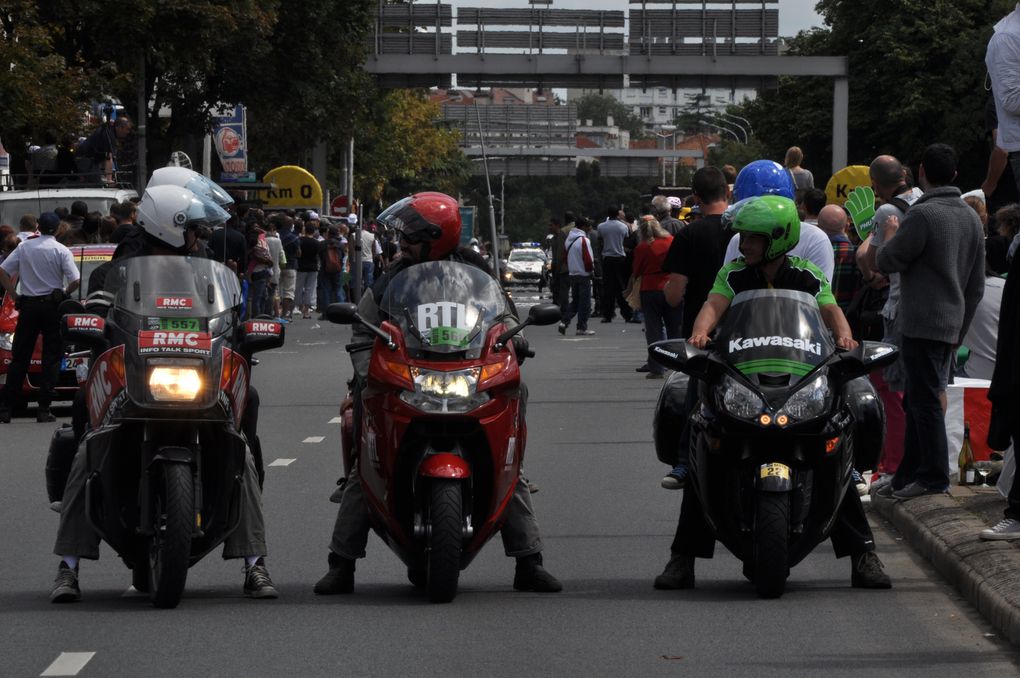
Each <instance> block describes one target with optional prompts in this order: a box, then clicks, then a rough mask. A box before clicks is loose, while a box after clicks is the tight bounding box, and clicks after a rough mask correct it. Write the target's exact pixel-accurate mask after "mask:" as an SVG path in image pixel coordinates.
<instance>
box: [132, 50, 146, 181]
mask: <svg viewBox="0 0 1020 678" xmlns="http://www.w3.org/2000/svg"><path fill="white" fill-rule="evenodd" d="M136 77H137V78H138V82H137V86H136V87H135V92H136V93H137V96H138V114H137V115H138V120H136V121H135V134H136V138H137V139H138V150H137V154H138V162H137V164H136V165H135V190H137V191H138V194H139V195H141V194H142V192H143V191H144V190H145V184H146V183H148V182H147V179H148V174H149V167H148V164H147V163H146V160H145V155H146V153H148V144H147V142H146V126H147V124H146V123H147V122H148V120H149V110H148V109H149V106H148V102H147V101H146V99H145V48H142V49H140V50H138V74H137V76H136Z"/></svg>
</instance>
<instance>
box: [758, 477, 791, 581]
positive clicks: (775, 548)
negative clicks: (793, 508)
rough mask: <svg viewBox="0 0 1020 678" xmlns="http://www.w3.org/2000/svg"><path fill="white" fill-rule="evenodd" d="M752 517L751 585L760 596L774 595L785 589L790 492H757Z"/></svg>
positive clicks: (787, 571)
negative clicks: (752, 584)
mask: <svg viewBox="0 0 1020 678" xmlns="http://www.w3.org/2000/svg"><path fill="white" fill-rule="evenodd" d="M755 509H756V510H755V518H754V550H753V575H752V576H753V577H754V588H755V589H756V590H757V591H758V595H759V596H761V597H762V598H778V597H780V596H781V595H783V591H784V590H785V589H786V577H787V576H788V574H789V571H790V570H789V568H788V567H787V559H788V552H789V542H790V495H789V494H787V493H777V492H758V496H757V506H756V507H755Z"/></svg>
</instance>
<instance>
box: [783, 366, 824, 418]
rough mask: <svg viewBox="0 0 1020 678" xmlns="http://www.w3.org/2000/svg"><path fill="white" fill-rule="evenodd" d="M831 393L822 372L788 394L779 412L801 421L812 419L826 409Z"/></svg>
mask: <svg viewBox="0 0 1020 678" xmlns="http://www.w3.org/2000/svg"><path fill="white" fill-rule="evenodd" d="M831 395H832V391H831V389H830V388H829V379H828V378H827V377H826V375H824V374H822V375H819V376H818V377H817V378H816V379H814V380H813V381H811V382H810V383H808V384H807V385H806V386H803V387H801V388H800V389H798V390H797V392H796V393H794V394H793V395H792V396H790V397H789V399H787V401H786V404H785V405H783V408H782V409H781V410H780V411H779V414H780V415H782V414H785V415H788V416H789V417H791V418H793V419H798V420H801V421H804V420H807V419H814V418H815V417H817V416H819V415H821V414H822V413H824V412H825V411H826V409H827V408H828V405H829V397H830V396H831Z"/></svg>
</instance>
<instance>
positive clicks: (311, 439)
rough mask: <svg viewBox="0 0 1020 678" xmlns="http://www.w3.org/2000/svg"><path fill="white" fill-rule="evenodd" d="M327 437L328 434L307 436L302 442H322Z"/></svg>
mask: <svg viewBox="0 0 1020 678" xmlns="http://www.w3.org/2000/svg"><path fill="white" fill-rule="evenodd" d="M325 439H326V436H308V437H307V438H305V439H304V440H302V441H301V442H303V443H321V442H322V441H323V440H325Z"/></svg>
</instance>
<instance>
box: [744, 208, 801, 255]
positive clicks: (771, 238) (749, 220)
mask: <svg viewBox="0 0 1020 678" xmlns="http://www.w3.org/2000/svg"><path fill="white" fill-rule="evenodd" d="M733 230H734V231H736V232H737V233H756V234H758V235H763V236H765V238H767V239H768V246H767V247H766V248H765V260H766V261H772V260H773V259H778V258H779V257H781V256H783V255H784V254H786V253H787V252H789V251H790V250H792V249H793V248H794V247H796V246H797V243H798V242H799V241H800V215H799V214H797V205H795V204H794V202H793V201H792V200H790V199H789V198H784V197H782V196H779V195H764V196H761V197H759V198H755V199H753V200H750V201H749V202H748V203H747V204H746V205H744V206H743V207H742V208H740V211H739V212H737V217H736V219H734V221H733Z"/></svg>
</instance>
